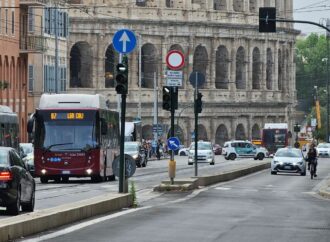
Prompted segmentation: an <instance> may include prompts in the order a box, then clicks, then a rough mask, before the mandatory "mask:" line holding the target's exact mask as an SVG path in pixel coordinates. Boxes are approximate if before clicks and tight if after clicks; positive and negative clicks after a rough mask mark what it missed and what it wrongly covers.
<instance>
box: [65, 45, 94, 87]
mask: <svg viewBox="0 0 330 242" xmlns="http://www.w3.org/2000/svg"><path fill="white" fill-rule="evenodd" d="M92 73H93V55H92V49H91V47H90V45H89V44H88V43H87V42H78V43H76V44H74V46H72V48H71V51H70V87H92Z"/></svg>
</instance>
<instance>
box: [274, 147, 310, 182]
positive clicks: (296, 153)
mask: <svg viewBox="0 0 330 242" xmlns="http://www.w3.org/2000/svg"><path fill="white" fill-rule="evenodd" d="M277 172H286V173H299V174H300V175H302V176H305V175H306V162H305V159H304V156H303V153H302V151H301V150H300V149H296V148H291V147H288V148H281V149H278V150H277V151H276V153H275V156H274V158H273V160H272V163H271V174H272V175H276V174H277Z"/></svg>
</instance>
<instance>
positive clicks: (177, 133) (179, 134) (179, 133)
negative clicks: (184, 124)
mask: <svg viewBox="0 0 330 242" xmlns="http://www.w3.org/2000/svg"><path fill="white" fill-rule="evenodd" d="M171 132H172V129H171V128H170V129H169V130H168V133H167V138H170V137H171ZM174 136H176V137H178V138H179V140H180V144H183V143H184V141H185V139H184V137H185V133H184V132H183V129H182V128H181V127H180V125H176V124H175V125H174Z"/></svg>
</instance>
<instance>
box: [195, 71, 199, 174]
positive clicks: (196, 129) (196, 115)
mask: <svg viewBox="0 0 330 242" xmlns="http://www.w3.org/2000/svg"><path fill="white" fill-rule="evenodd" d="M197 82H198V73H197V72H196V76H195V95H194V99H195V100H194V103H195V176H198V163H197V157H198V154H197V151H198V112H197V93H198V85H197Z"/></svg>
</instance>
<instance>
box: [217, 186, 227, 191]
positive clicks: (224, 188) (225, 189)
mask: <svg viewBox="0 0 330 242" xmlns="http://www.w3.org/2000/svg"><path fill="white" fill-rule="evenodd" d="M215 189H216V190H222V191H228V190H231V188H230V187H216V188H215Z"/></svg>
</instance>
